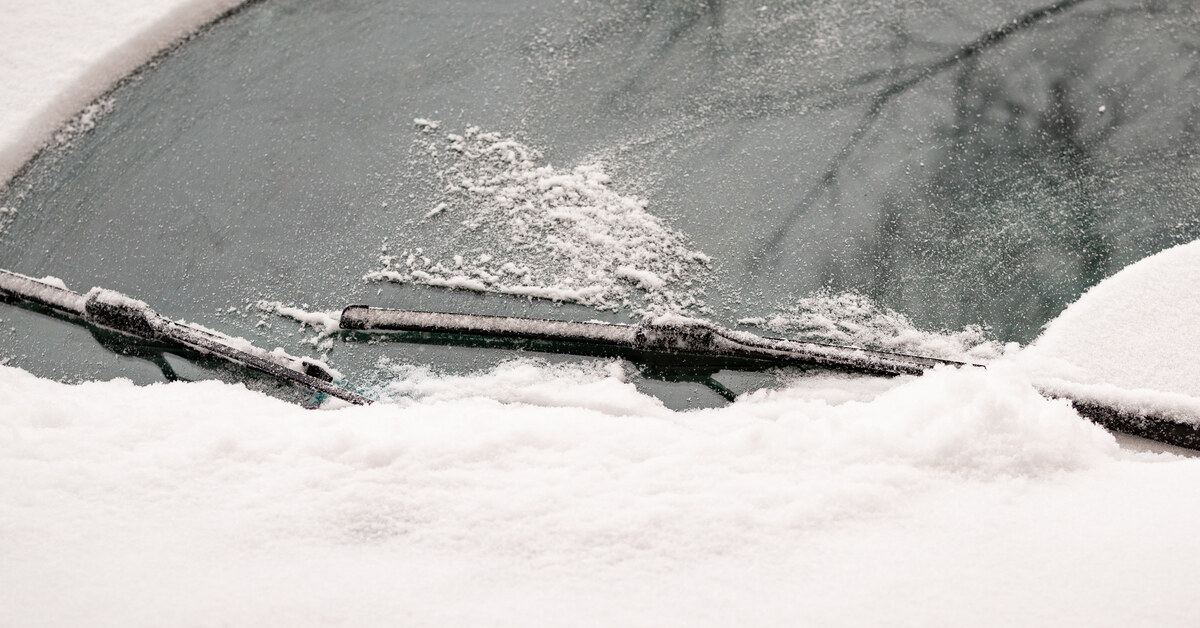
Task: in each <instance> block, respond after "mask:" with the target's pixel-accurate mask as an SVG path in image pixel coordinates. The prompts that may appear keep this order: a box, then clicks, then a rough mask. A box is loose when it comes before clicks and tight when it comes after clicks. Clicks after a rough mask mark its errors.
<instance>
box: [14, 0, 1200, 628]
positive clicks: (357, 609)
mask: <svg viewBox="0 0 1200 628" xmlns="http://www.w3.org/2000/svg"><path fill="white" fill-rule="evenodd" d="M229 4H232V2H196V1H191V0H162V1H160V2H150V1H147V0H121V1H100V0H87V1H84V0H52V1H44V2H37V3H17V2H12V1H6V2H3V8H4V9H5V20H2V21H0V42H3V45H0V55H3V57H0V58H2V59H3V60H4V63H0V85H4V86H5V87H4V91H3V93H2V95H0V98H3V99H4V100H3V101H0V146H3V147H4V148H3V149H2V150H0V158H2V159H3V161H0V165H3V168H0V171H2V172H9V171H11V170H12V169H13V168H15V167H16V165H19V163H20V162H21V161H22V160H23V159H24V157H21V156H20V155H25V156H28V154H29V153H30V152H31V151H32V150H33V149H34V148H35V147H36V146H37V145H39V144H41V143H43V142H45V141H48V140H49V139H50V138H52V136H53V134H54V132H55V129H56V128H57V126H56V125H58V124H60V123H61V122H63V121H64V120H66V119H67V118H69V117H70V116H71V115H72V114H73V113H75V112H77V111H78V110H79V109H81V108H82V107H83V106H84V105H85V104H86V102H87V101H88V99H89V98H90V97H91V96H95V95H97V94H99V93H102V92H103V90H104V89H105V87H106V86H107V85H108V84H109V83H111V81H112V80H114V79H115V78H116V77H118V76H119V75H120V74H121V73H122V72H123V71H124V70H122V69H120V68H125V69H129V68H132V67H134V66H136V65H137V64H138V63H139V62H140V61H141V60H144V59H146V58H148V57H149V56H150V55H151V54H153V52H154V51H155V50H156V49H158V47H160V46H161V45H163V44H165V43H166V42H168V41H170V40H171V39H172V38H174V37H177V36H178V35H179V34H181V33H183V32H184V31H186V29H187V28H191V27H194V26H196V25H198V24H200V23H201V22H203V21H204V20H205V19H206V18H207V17H209V16H211V15H213V14H215V12H216V11H217V10H218V9H219V8H220V7H223V6H227V5H229ZM42 77H46V78H45V79H44V80H43V78H42ZM87 94H90V95H91V96H87ZM118 106H119V105H118ZM431 130H435V129H431ZM14 147H15V148H14ZM4 164H7V165H4ZM0 176H7V175H0ZM445 211H446V213H447V215H450V214H452V213H453V212H454V211H455V210H454V209H453V208H451V209H445ZM439 217H440V216H439ZM476 263H478V264H485V263H487V261H486V260H485V261H477V262H476ZM1189 269H1192V270H1193V271H1194V269H1200V249H1198V248H1197V246H1196V245H1194V244H1193V245H1188V246H1187V247H1181V248H1178V249H1173V250H1172V251H1169V252H1166V253H1164V254H1162V255H1160V256H1157V257H1155V258H1152V259H1151V260H1147V261H1145V262H1142V263H1139V264H1137V265H1134V266H1133V267H1131V268H1130V269H1129V270H1128V271H1125V272H1123V273H1121V274H1119V275H1117V276H1116V277H1114V278H1113V279H1111V280H1109V281H1108V282H1105V283H1103V284H1101V285H1100V286H1098V287H1097V288H1095V289H1094V290H1092V291H1091V292H1089V293H1088V295H1086V296H1085V297H1084V298H1083V299H1081V300H1080V302H1079V303H1078V304H1077V305H1076V306H1073V307H1072V308H1070V309H1069V310H1068V311H1067V312H1066V313H1064V315H1063V317H1062V318H1060V319H1059V320H1058V321H1056V322H1055V323H1054V324H1052V325H1051V326H1050V328H1049V329H1048V330H1047V332H1046V335H1045V336H1044V337H1043V338H1042V339H1041V340H1040V341H1039V342H1038V343H1036V344H1035V346H1034V349H1033V350H1031V351H1029V352H1022V355H1018V356H1016V357H1015V358H1014V357H1012V356H1006V357H1004V358H1001V359H999V360H997V361H996V362H993V363H992V364H991V365H989V368H988V369H986V370H983V369H963V370H961V371H959V370H953V369H937V370H935V371H934V372H932V373H930V374H928V375H926V376H923V377H920V378H912V377H901V378H895V379H891V380H885V379H877V378H852V377H845V376H840V377H834V376H827V377H810V378H805V379H801V380H797V381H795V382H793V383H792V384H790V385H788V386H785V387H783V388H781V389H779V390H765V391H759V392H756V393H752V394H750V395H746V396H744V397H743V398H741V399H739V400H738V401H737V402H736V403H734V404H732V405H730V406H728V407H726V408H722V409H717V410H704V411H695V412H686V413H684V412H674V411H671V410H668V409H666V408H664V407H663V406H662V405H661V404H660V403H659V402H658V401H657V400H656V399H654V398H653V397H650V396H647V395H644V394H641V393H639V392H638V391H637V390H635V389H634V388H633V387H632V386H631V385H630V384H629V383H628V382H626V381H624V379H623V376H622V373H623V371H622V368H621V367H620V365H619V364H617V363H613V364H610V365H608V366H607V367H597V368H585V367H550V366H546V365H540V364H536V363H532V362H524V361H515V362H510V363H506V364H504V365H501V366H499V367H497V368H495V369H493V370H492V371H489V372H487V373H482V374H478V375H475V376H464V377H446V376H439V375H436V374H432V373H429V372H426V371H421V370H419V369H413V368H409V367H396V368H395V369H394V373H393V375H394V378H393V379H392V380H391V381H389V382H388V383H387V384H386V385H385V387H384V388H383V389H381V393H383V394H384V395H385V396H386V397H388V398H389V399H391V400H392V402H391V403H383V404H376V405H374V406H371V407H342V408H339V409H330V410H325V411H306V410H303V409H301V408H299V407H296V406H292V405H289V404H287V403H284V402H282V401H278V400H275V399H272V398H269V397H266V396H264V395H261V394H259V393H255V392H251V391H247V390H246V389H244V388H242V387H240V386H231V385H226V384H221V383H219V382H197V383H173V384H161V385H154V386H146V387H138V386H134V385H132V384H130V383H129V382H127V381H121V380H116V381H110V382H90V383H84V384H77V385H67V384H62V383H57V382H53V381H49V380H44V379H39V378H37V377H34V376H32V375H30V374H29V373H27V372H25V371H22V370H20V369H17V368H12V367H7V366H3V365H0V558H2V560H0V609H3V611H2V613H0V624H2V625H14V626H76V625H99V626H123V627H124V626H161V625H204V626H208V625H235V626H250V625H286V626H328V625H353V626H395V625H438V626H459V625H529V624H536V625H571V626H577V625H642V626H668V625H678V626H704V625H764V624H766V625H813V626H874V625H897V624H905V625H932V626H956V625H971V626H1011V625H1054V626H1072V625H1074V626H1128V625H1154V626H1194V625H1196V624H1197V622H1198V621H1200V608H1197V606H1196V605H1195V604H1194V602H1193V589H1194V582H1195V581H1196V579H1197V576H1200V544H1197V543H1195V542H1194V537H1195V532H1194V530H1195V525H1196V524H1195V521H1196V518H1197V517H1198V516H1200V491H1196V490H1195V487H1196V486H1197V485H1198V483H1200V459H1197V458H1190V457H1184V456H1181V455H1176V454H1172V453H1148V452H1139V451H1135V450H1133V449H1131V448H1128V447H1127V448H1121V447H1118V446H1117V441H1116V440H1114V438H1113V437H1112V436H1111V435H1110V434H1108V433H1107V432H1105V431H1103V430H1101V429H1100V428H1097V427H1095V426H1094V425H1092V424H1090V423H1088V422H1087V421H1084V420H1082V419H1080V418H1079V417H1078V416H1077V415H1076V414H1075V413H1074V412H1073V411H1072V410H1071V409H1070V408H1069V407H1068V406H1067V405H1066V403H1065V402H1061V401H1049V400H1046V399H1044V398H1043V397H1041V396H1039V395H1038V394H1036V393H1035V392H1034V389H1033V386H1032V385H1031V382H1032V378H1033V377H1035V376H1044V375H1047V374H1051V375H1054V376H1056V377H1065V376H1068V375H1076V376H1078V378H1077V381H1078V382H1081V383H1082V384H1086V385H1097V386H1099V385H1104V386H1110V387H1111V386H1113V384H1114V383H1116V384H1128V383H1130V382H1132V383H1133V385H1134V386H1137V387H1143V388H1144V387H1157V386H1166V385H1174V384H1175V383H1179V382H1182V383H1183V385H1184V388H1183V389H1182V391H1180V390H1176V391H1174V392H1175V393H1176V394H1180V395H1183V396H1185V397H1190V396H1194V395H1195V394H1196V393H1195V389H1194V388H1188V387H1187V386H1188V385H1189V384H1188V382H1189V381H1190V382H1191V385H1194V383H1195V382H1196V381H1200V378H1197V377H1196V375H1197V373H1196V367H1195V366H1194V363H1193V362H1194V361H1192V362H1189V361H1187V360H1181V361H1178V362H1173V363H1164V362H1163V361H1162V360H1164V359H1170V358H1174V357H1178V355H1179V353H1178V351H1183V352H1184V354H1185V355H1194V349H1195V348H1196V347H1197V344H1196V337H1195V335H1194V334H1195V333H1196V332H1195V331H1194V330H1193V329H1191V327H1190V324H1191V322H1192V321H1195V320H1197V318H1196V313H1195V309H1194V305H1195V303H1194V297H1195V295H1196V294H1197V293H1196V291H1195V287H1196V286H1195V277H1196V276H1197V273H1195V272H1190V277H1189ZM660 277H661V276H660ZM645 278H646V279H648V277H645ZM653 283H654V282H653V281H650V284H653ZM1152 299H1158V301H1155V302H1152V301H1151V300H1152ZM1119 303H1124V304H1126V305H1125V306H1123V308H1125V309H1123V308H1117V309H1114V306H1113V304H1119ZM1187 308H1193V309H1187ZM1176 310H1179V311H1176ZM297 313H300V314H303V312H299V311H298V312H292V313H290V314H288V315H292V314H297ZM297 319H298V320H304V316H298V317H297ZM305 322H309V323H310V324H314V326H320V325H322V324H323V323H322V321H321V320H316V319H314V320H312V321H305ZM1170 325H1174V326H1175V327H1168V326H1170ZM1077 326H1096V327H1094V329H1099V330H1104V331H1105V333H1106V334H1108V336H1106V337H1120V338H1122V339H1124V338H1129V339H1133V338H1140V339H1141V341H1142V342H1140V343H1135V344H1116V345H1110V346H1111V347H1113V350H1120V351H1123V353H1121V354H1120V355H1119V356H1118V357H1117V361H1116V363H1120V364H1124V367H1125V370H1123V371H1122V370H1119V369H1118V368H1117V366H1115V365H1113V364H1108V365H1100V364H1099V363H1098V362H1097V360H1096V359H1095V358H1096V357H1098V355H1099V354H1097V353H1096V351H1102V350H1101V349H1095V350H1094V351H1093V350H1092V348H1090V346H1089V347H1084V346H1082V345H1086V344H1087V343H1086V342H1084V339H1087V338H1091V339H1094V336H1091V335H1090V332H1087V331H1086V330H1085V331H1082V332H1081V331H1076V329H1082V328H1080V327H1077ZM842 331H845V330H842ZM1155 334H1158V336H1155ZM1167 337H1169V340H1166V341H1163V342H1157V341H1155V339H1156V338H1167ZM1121 342H1125V340H1121ZM1130 342H1132V340H1130ZM1172 343H1176V346H1175V347H1172V346H1171V344H1172ZM1085 349H1086V351H1085ZM1135 349H1136V350H1135ZM1188 349H1191V350H1192V351H1191V352H1190V354H1189V353H1188ZM1025 354H1028V355H1025ZM1110 357H1111V356H1110ZM1164 364H1166V366H1164ZM1035 367H1036V368H1035ZM1170 368H1178V369H1180V374H1179V375H1178V376H1177V375H1175V374H1161V372H1162V371H1163V370H1164V369H1170ZM1038 369H1040V370H1038ZM1129 377H1136V378H1137V379H1128V378H1129ZM1188 377H1190V378H1191V379H1190V380H1188V379H1187V378H1188ZM1123 442H1125V443H1126V444H1131V442H1130V441H1123Z"/></svg>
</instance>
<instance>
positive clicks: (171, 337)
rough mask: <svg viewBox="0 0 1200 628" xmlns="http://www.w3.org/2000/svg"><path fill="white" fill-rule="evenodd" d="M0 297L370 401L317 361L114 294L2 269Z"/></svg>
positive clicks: (357, 400) (336, 394)
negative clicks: (178, 319) (177, 318)
mask: <svg viewBox="0 0 1200 628" xmlns="http://www.w3.org/2000/svg"><path fill="white" fill-rule="evenodd" d="M0 295H4V296H8V297H11V298H15V299H19V300H22V301H27V302H30V303H35V304H37V305H40V306H43V307H46V308H49V309H51V310H53V311H55V312H57V313H59V314H64V315H67V316H70V317H72V318H77V319H81V320H82V321H83V322H85V323H88V324H90V325H94V326H96V327H102V328H105V329H111V330H113V331H118V332H121V333H123V334H127V335H130V336H134V337H136V338H140V339H143V340H151V341H157V342H164V343H166V344H170V345H176V346H179V347H184V348H188V349H191V350H194V351H198V352H200V353H203V354H206V355H212V356H216V357H219V358H222V359H224V360H227V361H230V362H234V363H236V364H240V365H242V366H245V367H248V368H252V369H255V370H257V371H261V372H263V373H266V374H268V375H271V376H274V377H277V378H279V379H283V380H287V381H291V382H294V383H297V384H300V385H301V386H304V387H306V388H309V389H311V390H314V391H316V392H319V393H324V394H326V395H330V396H333V397H337V398H338V399H343V400H345V401H349V402H350V403H354V404H360V405H361V404H367V403H370V402H371V400H370V399H368V398H366V397H363V396H362V395H359V394H357V393H353V392H350V391H348V390H346V389H344V388H342V387H341V386H338V385H337V384H334V383H333V380H334V376H333V374H332V373H331V372H330V371H329V369H328V368H327V367H325V366H324V365H322V364H320V363H318V362H316V361H315V360H312V359H309V358H297V357H294V356H291V355H287V354H286V353H283V352H282V351H277V352H270V351H266V350H264V349H260V348H259V347H256V346H254V345H253V344H251V343H250V342H249V341H247V340H245V339H242V338H234V337H231V336H226V335H225V334H222V333H220V332H216V331H213V330H210V329H205V328H203V327H200V326H199V325H194V324H190V323H184V322H176V321H172V320H169V319H167V318H165V317H163V316H162V315H160V314H159V313H157V312H155V311H154V310H153V309H151V308H150V306H149V305H147V304H145V303H143V302H141V301H138V300H137V299H134V298H131V297H129V296H126V295H124V294H121V293H120V292H116V291H114V290H106V289H104V288H93V289H92V290H91V291H90V292H88V293H87V294H80V293H78V292H74V291H72V290H68V289H67V288H65V287H63V286H58V285H54V284H53V283H49V282H46V281H43V280H40V279H34V278H32V277H26V276H25V275H21V274H18V273H14V272H10V271H7V270H3V269H0Z"/></svg>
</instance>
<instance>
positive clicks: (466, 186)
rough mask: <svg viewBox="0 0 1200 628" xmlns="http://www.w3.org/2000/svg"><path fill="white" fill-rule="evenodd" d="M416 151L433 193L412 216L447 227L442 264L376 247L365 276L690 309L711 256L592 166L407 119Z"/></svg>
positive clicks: (612, 305) (601, 303) (635, 307)
mask: <svg viewBox="0 0 1200 628" xmlns="http://www.w3.org/2000/svg"><path fill="white" fill-rule="evenodd" d="M416 124H417V126H418V127H419V128H420V129H421V131H422V133H423V136H422V137H421V138H420V139H419V140H418V142H417V148H418V149H417V151H416V153H417V155H418V156H419V157H420V158H424V159H427V160H429V161H431V162H432V163H433V164H434V168H435V169H436V171H437V175H438V180H439V182H440V183H441V187H442V189H443V190H444V191H445V196H444V197H442V198H441V199H439V200H438V201H437V202H436V204H435V205H434V206H433V207H432V208H431V209H430V210H429V211H428V212H426V213H425V214H424V216H423V218H422V220H426V221H443V222H452V223H456V224H457V228H455V229H451V230H448V231H449V233H450V235H449V236H448V237H449V238H451V239H452V240H453V242H455V243H457V244H456V245H452V247H451V249H452V250H454V251H455V252H454V253H453V254H452V255H451V256H450V257H448V258H445V259H430V258H429V257H428V256H427V255H426V254H425V251H424V250H423V249H422V248H420V247H416V248H404V249H400V250H397V251H391V250H388V251H386V252H385V253H384V255H383V256H381V258H380V262H381V264H382V265H383V268H382V269H380V270H376V271H373V272H371V273H369V274H367V278H368V279H371V280H388V281H398V282H405V281H409V282H414V283H420V284H424V285H429V286H440V287H446V288H459V289H466V290H477V291H481V292H483V291H486V292H499V293H503V294H511V295H515V296H521V297H537V298H542V299H551V300H554V301H567V302H572V303H579V304H582V305H589V306H592V307H595V308H598V309H606V310H617V309H626V310H632V311H633V312H635V313H646V312H651V311H661V310H668V311H684V310H690V309H699V308H700V307H701V306H702V305H703V302H702V300H701V296H702V294H703V288H702V286H703V283H704V279H705V274H706V273H707V271H708V269H709V267H710V265H711V260H710V259H709V257H708V256H707V255H705V254H704V253H702V252H700V251H696V250H693V249H691V248H689V243H688V241H687V239H686V237H685V236H684V235H683V234H681V233H679V232H678V231H674V230H672V229H670V228H669V227H667V226H666V225H664V224H663V222H662V220H660V219H659V218H658V217H656V216H654V215H653V214H652V213H650V212H649V211H647V202H646V201H645V200H643V199H640V198H638V197H636V196H630V195H626V194H622V193H620V192H619V191H617V189H615V188H614V187H613V185H612V178H611V177H610V176H609V175H608V174H607V173H606V172H605V168H604V165H603V164H602V163H589V164H583V165H579V166H575V167H574V168H570V169H559V168H554V167H553V166H550V165H547V164H544V163H543V160H542V156H541V154H540V153H539V152H538V151H537V150H536V149H534V148H531V147H529V146H526V145H525V144H523V143H521V142H519V141H517V140H515V139H513V138H511V137H505V136H503V135H501V134H499V133H494V132H485V131H483V130H481V129H479V128H478V127H467V129H466V130H465V131H464V132H463V133H462V134H461V135H460V134H455V133H449V132H443V131H440V130H439V129H440V124H439V123H437V122H434V121H429V120H425V119H417V120H416Z"/></svg>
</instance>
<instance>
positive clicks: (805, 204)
mask: <svg viewBox="0 0 1200 628" xmlns="http://www.w3.org/2000/svg"><path fill="white" fill-rule="evenodd" d="M1084 2H1088V0H1060V1H1059V2H1056V3H1054V4H1051V5H1048V6H1044V7H1041V8H1039V9H1034V10H1032V11H1029V12H1028V13H1025V14H1024V15H1021V16H1019V17H1017V18H1015V19H1013V20H1012V21H1011V22H1008V23H1006V24H1004V25H1003V26H1000V27H998V28H995V29H993V30H991V31H988V32H986V33H984V34H983V35H982V36H980V37H979V38H977V39H975V40H974V41H971V42H969V43H967V44H965V45H963V46H962V47H960V48H958V49H957V50H955V51H953V52H952V53H950V54H948V55H946V56H944V57H941V58H940V59H937V60H935V61H934V62H932V63H930V64H928V65H926V66H923V67H920V68H917V69H916V70H915V71H913V72H912V73H911V74H909V76H907V77H905V78H903V79H900V80H897V81H894V82H892V83H890V84H888V85H886V86H884V87H883V88H882V89H880V90H879V91H877V92H875V94H874V95H872V96H871V98H870V104H869V105H868V106H867V110H866V112H865V113H864V114H863V117H862V120H861V121H859V123H858V126H857V127H855V129H854V131H853V132H852V133H851V134H850V137H849V139H847V140H846V143H845V144H843V145H842V148H841V149H840V150H839V151H838V152H837V154H836V155H834V157H833V159H831V160H830V162H829V165H828V166H827V167H826V168H825V172H824V173H822V175H821V176H820V178H819V179H818V180H817V183H816V185H814V186H813V187H812V188H810V189H809V191H808V193H806V194H805V195H804V197H803V198H802V199H801V200H800V202H799V203H798V204H797V206H796V209H795V210H794V211H793V212H792V214H791V216H789V217H788V218H787V219H786V220H785V221H784V223H783V224H782V225H780V226H779V228H778V229H777V230H776V231H775V233H774V234H773V235H772V236H771V238H770V239H769V240H768V241H767V242H766V244H764V245H763V246H762V247H761V248H760V249H759V250H758V251H757V252H756V253H755V254H754V255H753V256H752V257H751V259H750V260H749V267H750V270H751V272H754V271H755V270H757V268H758V266H759V264H761V262H762V259H763V257H765V256H766V255H767V254H768V253H770V252H772V251H775V250H776V249H777V248H778V247H779V245H780V244H782V242H783V240H784V238H786V237H787V234H788V233H789V232H790V231H791V229H792V227H793V226H795V224H796V221H798V220H799V219H800V217H801V216H803V215H804V214H805V212H807V211H808V209H809V208H811V207H812V205H813V204H814V203H816V202H817V200H819V199H820V198H821V197H822V196H824V195H825V194H827V193H828V192H829V191H830V190H831V189H832V188H833V186H834V185H835V184H836V183H837V179H838V176H839V173H841V171H842V169H843V167H844V166H845V162H846V161H847V160H848V159H849V158H850V156H851V155H852V154H853V153H854V151H855V150H856V149H857V148H858V144H859V143H860V142H862V140H863V138H864V137H866V135H867V133H868V132H869V131H870V130H871V127H872V126H873V125H874V124H875V122H876V121H877V120H878V119H879V116H880V114H881V113H882V112H883V109H884V108H885V107H886V106H887V105H888V104H890V103H891V102H892V101H893V100H895V99H896V98H897V97H899V96H901V95H903V94H904V93H906V92H908V91H909V90H910V89H912V88H913V87H915V86H917V85H919V84H921V83H923V82H924V81H926V80H928V79H930V78H932V77H934V76H937V75H939V74H941V73H943V72H945V71H947V70H949V69H951V68H954V67H957V66H959V65H960V64H962V63H963V62H965V61H968V60H970V59H973V58H974V57H976V56H978V55H979V54H981V53H983V52H985V51H987V50H988V49H990V48H992V47H995V46H997V45H999V44H1001V43H1003V42H1004V41H1005V40H1007V39H1008V38H1009V37H1011V36H1012V35H1014V34H1017V33H1019V32H1021V31H1023V30H1026V29H1028V28H1031V27H1033V26H1036V25H1037V24H1039V23H1041V22H1044V21H1045V20H1047V19H1048V18H1050V17H1053V16H1055V15H1057V14H1059V13H1062V12H1064V11H1066V10H1068V9H1071V8H1072V7H1074V6H1076V5H1079V4H1082V3H1084Z"/></svg>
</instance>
